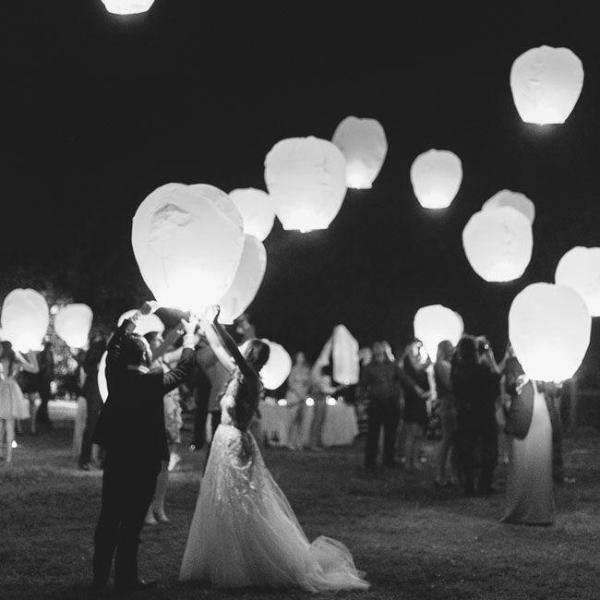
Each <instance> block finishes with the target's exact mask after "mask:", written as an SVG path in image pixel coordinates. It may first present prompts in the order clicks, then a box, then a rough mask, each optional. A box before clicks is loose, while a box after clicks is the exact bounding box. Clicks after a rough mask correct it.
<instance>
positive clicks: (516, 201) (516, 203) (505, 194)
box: [481, 190, 535, 225]
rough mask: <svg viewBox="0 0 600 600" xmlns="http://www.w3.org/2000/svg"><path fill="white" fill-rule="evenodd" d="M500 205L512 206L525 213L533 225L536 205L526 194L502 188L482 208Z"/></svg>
mask: <svg viewBox="0 0 600 600" xmlns="http://www.w3.org/2000/svg"><path fill="white" fill-rule="evenodd" d="M499 206H511V207H512V208H514V209H515V210H518V211H519V212H520V213H523V214H524V215H525V216H526V217H527V220H528V221H529V222H530V223H531V224H532V225H533V221H534V220H535V205H534V204H533V202H532V201H531V200H530V199H529V198H528V197H527V196H526V195H525V194H520V193H519V192H511V191H510V190H500V191H499V192H498V193H496V194H494V195H493V196H492V197H491V198H490V199H489V200H486V202H485V204H484V205H483V207H482V209H481V210H487V209H489V208H498V207H499Z"/></svg>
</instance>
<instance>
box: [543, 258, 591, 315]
mask: <svg viewBox="0 0 600 600" xmlns="http://www.w3.org/2000/svg"><path fill="white" fill-rule="evenodd" d="M554 280H555V281H556V283H558V284H560V285H567V286H569V287H572V288H573V289H574V290H575V291H576V292H578V293H579V294H580V296H581V297H582V298H583V299H584V301H585V303H586V304H587V307H588V310H589V311H590V314H591V315H592V316H593V317H598V316H600V248H583V247H582V246H577V247H575V248H572V249H571V250H569V251H568V252H567V253H566V254H565V255H564V256H563V257H562V258H561V259H560V261H559V262H558V266H557V267H556V274H555V276H554Z"/></svg>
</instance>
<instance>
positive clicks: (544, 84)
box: [510, 46, 583, 125]
mask: <svg viewBox="0 0 600 600" xmlns="http://www.w3.org/2000/svg"><path fill="white" fill-rule="evenodd" d="M510 88H511V90H512V94H513V100H514V102H515V106H516V107H517V111H518V112H519V115H520V116H521V119H523V121H525V122H526V123H535V124H537V125H548V124H553V123H564V122H565V120H566V119H567V117H568V116H569V115H570V114H571V111H572V110H573V108H574V107H575V104H576V103H577V100H578V99H579V96H580V94H581V90H582V88H583V64H582V63H581V60H579V58H578V57H577V55H575V54H574V53H573V52H572V51H571V50H569V49H568V48H552V47H550V46H541V47H539V48H532V49H530V50H528V51H527V52H525V53H523V54H521V56H519V57H518V58H517V59H516V60H515V61H514V62H513V65H512V68H511V71H510Z"/></svg>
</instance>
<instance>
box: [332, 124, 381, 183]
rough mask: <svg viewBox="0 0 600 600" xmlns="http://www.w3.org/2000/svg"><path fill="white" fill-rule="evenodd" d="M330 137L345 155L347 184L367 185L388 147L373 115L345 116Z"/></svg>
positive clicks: (371, 180) (374, 174) (379, 166)
mask: <svg viewBox="0 0 600 600" xmlns="http://www.w3.org/2000/svg"><path fill="white" fill-rule="evenodd" d="M332 141H333V143H334V144H335V145H336V146H337V147H338V148H339V149H340V150H341V151H342V154H343V155H344V158H345V159H346V184H347V185H348V187H349V188H354V189H358V190H361V189H370V188H371V187H372V185H373V182H374V181H375V178H376V177H377V175H379V171H380V170H381V167H382V166H383V161H384V160H385V155H386V154H387V150H388V145H387V140H386V137H385V131H384V130H383V127H382V126H381V123H379V121H376V120H375V119H359V118H357V117H346V118H345V119H344V120H343V121H342V122H341V123H340V124H339V125H338V126H337V129H336V130H335V133H334V134H333V139H332Z"/></svg>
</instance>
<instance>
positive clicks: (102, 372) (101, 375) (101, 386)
mask: <svg viewBox="0 0 600 600" xmlns="http://www.w3.org/2000/svg"><path fill="white" fill-rule="evenodd" d="M106 355H107V352H105V353H104V354H103V355H102V358H101V359H100V362H99V363H98V390H99V391H100V397H101V398H102V402H106V399H107V398H108V383H106Z"/></svg>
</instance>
